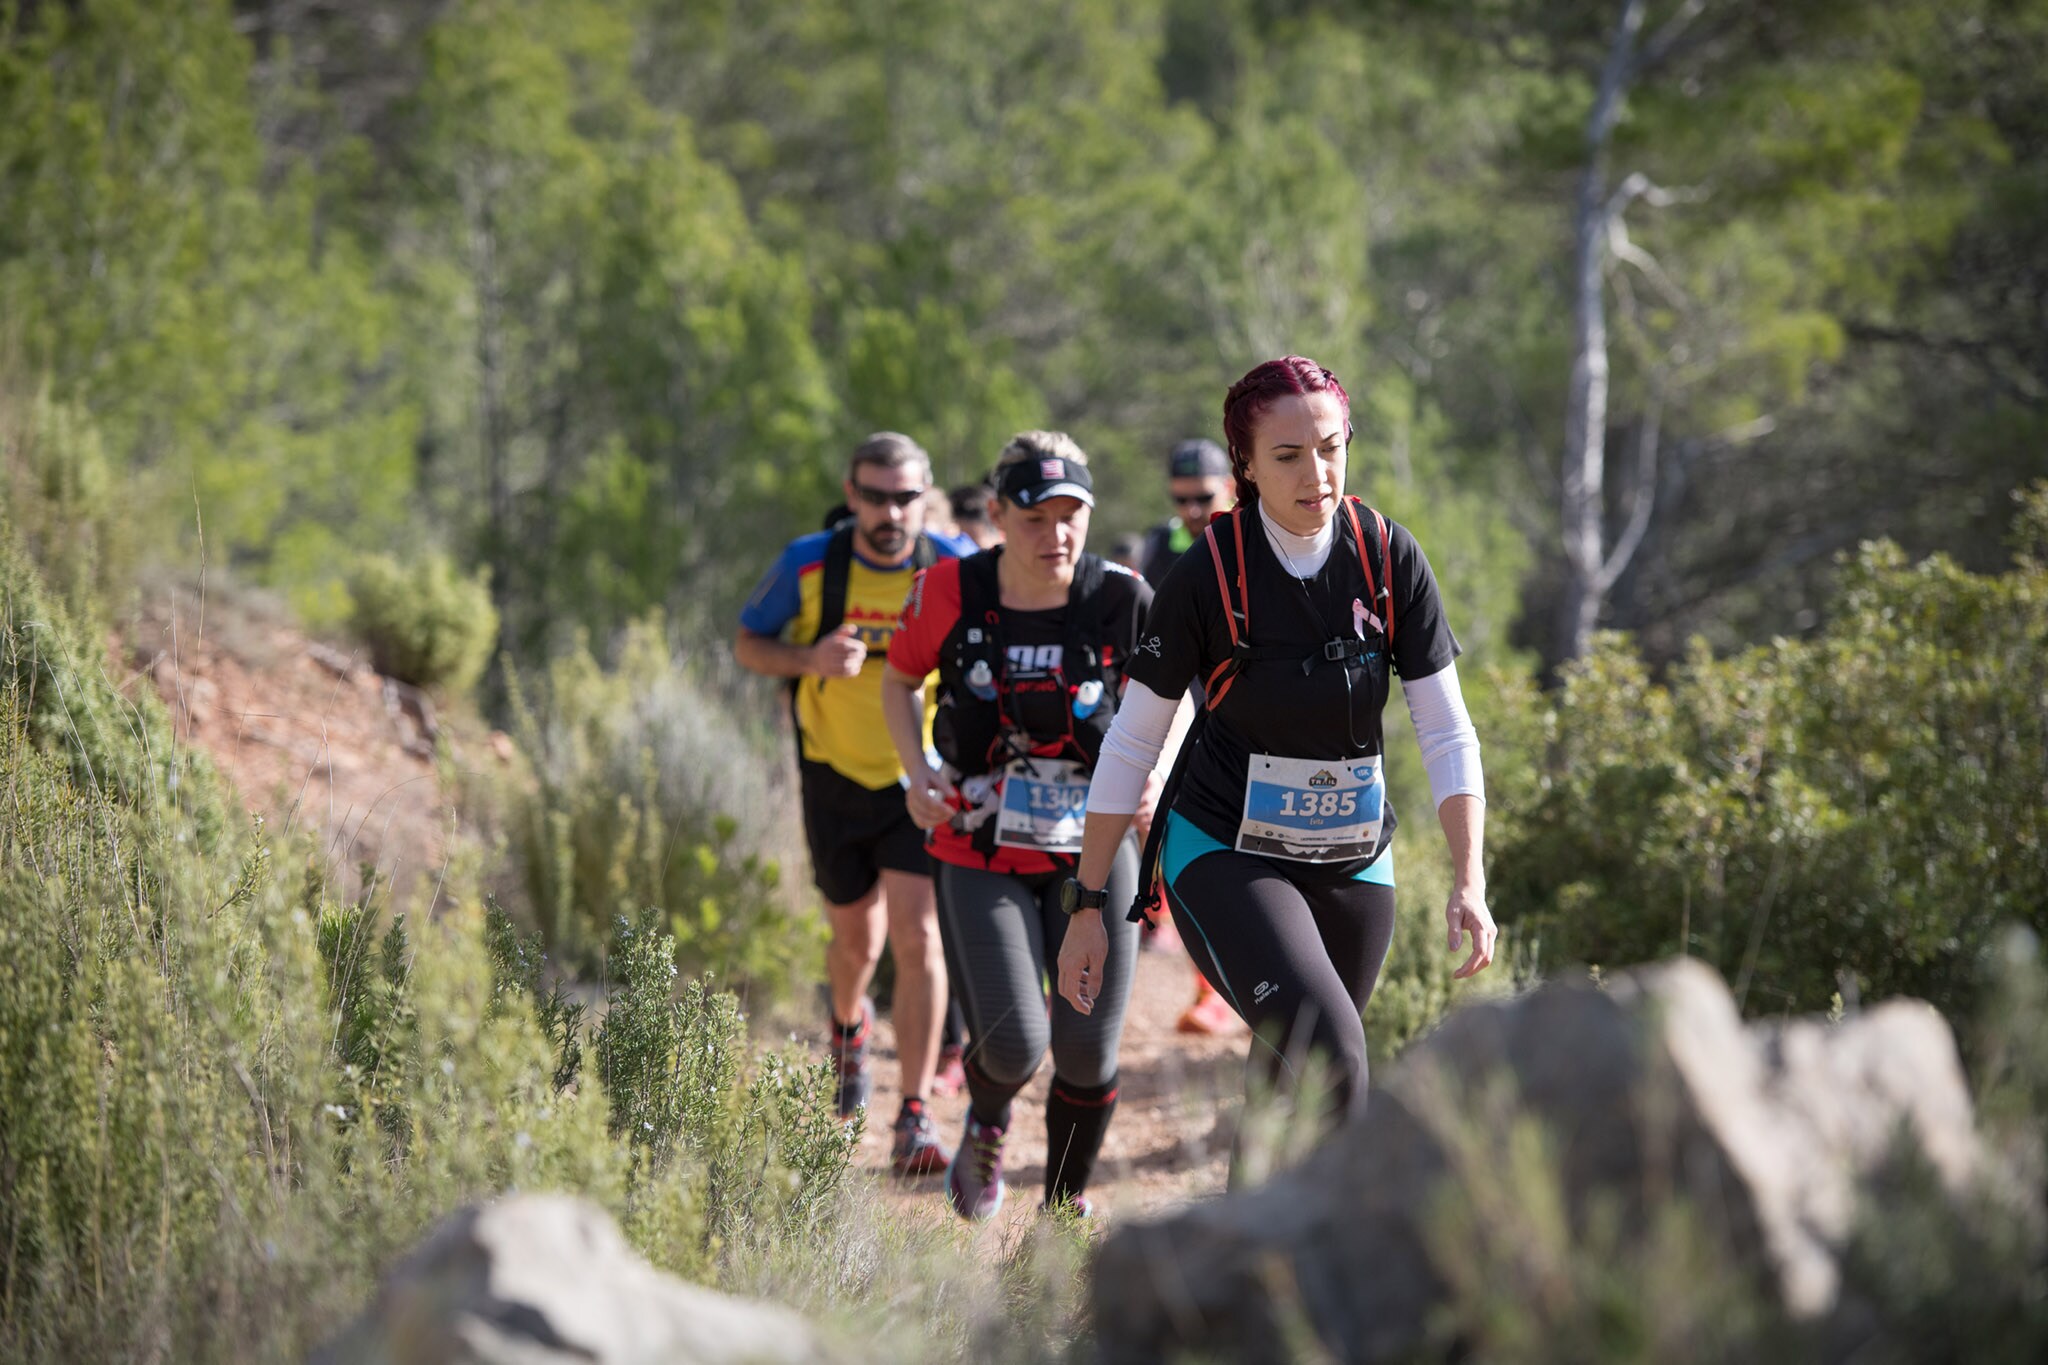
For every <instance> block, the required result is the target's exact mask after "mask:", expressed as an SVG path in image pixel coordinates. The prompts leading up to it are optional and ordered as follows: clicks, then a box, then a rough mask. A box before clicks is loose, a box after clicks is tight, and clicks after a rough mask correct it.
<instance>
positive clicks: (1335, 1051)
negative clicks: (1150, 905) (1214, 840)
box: [1167, 849, 1394, 1117]
mask: <svg viewBox="0 0 2048 1365" xmlns="http://www.w3.org/2000/svg"><path fill="white" fill-rule="evenodd" d="M1167 892H1168V897H1167V898H1168V901H1169V903H1170V904H1171V905H1172V907H1173V919H1174V924H1175V925H1176V927H1178V928H1179V930H1180V937H1181V942H1182V943H1184V944H1185V945H1187V950H1188V955H1189V956H1190V957H1192V958H1194V960H1195V965H1196V966H1197V967H1199V968H1201V970H1202V974H1203V975H1204V976H1206V977H1208V978H1209V980H1210V981H1211V982H1212V983H1214V985H1215V987H1216V989H1217V990H1219V991H1221V992H1222V993H1223V998H1224V999H1226V1000H1228V1001H1229V1002H1230V1004H1231V1007H1232V1008H1234V1009H1235V1010H1236V1011H1237V1012H1238V1014H1239V1015H1240V1016H1241V1017H1242V1018H1243V1019H1244V1021H1245V1022H1246V1023H1247V1024H1249V1025H1251V1028H1252V1046H1251V1056H1250V1058H1249V1067H1250V1070H1251V1071H1252V1072H1253V1073H1254V1074H1255V1075H1258V1076H1260V1077H1262V1078H1263V1079H1264V1080H1265V1081H1266V1082H1268V1083H1269V1084H1270V1085H1271V1086H1273V1087H1274V1088H1276V1089H1279V1090H1286V1089H1288V1088H1290V1087H1291V1083H1292V1082H1293V1080H1294V1079H1295V1077H1296V1075H1297V1073H1298V1071H1299V1068H1300V1065H1301V1063H1302V1061H1303V1060H1304V1058H1305V1057H1306V1055H1307V1053H1308V1052H1309V1051H1310V1050H1315V1051H1320V1052H1321V1053H1322V1054H1323V1056H1324V1058H1325V1060H1326V1062H1327V1063H1328V1064H1329V1065H1330V1067H1331V1069H1332V1072H1333V1075H1332V1081H1333V1082H1334V1085H1335V1091H1334V1093H1333V1095H1332V1097H1331V1099H1332V1102H1333V1103H1334V1105H1335V1106H1336V1109H1337V1112H1338V1113H1340V1114H1342V1115H1345V1116H1347V1117H1349V1116H1351V1115H1354V1114H1357V1113H1359V1112H1360V1111H1362V1110H1363V1109H1364V1107H1365V1093H1366V1057H1365V1025H1364V1023H1363V1016H1364V1014H1365V1006H1366V1002H1367V1001H1368V1000H1370V999H1371V998H1372V988H1373V984H1374V983H1375V982H1376V981H1378V980H1379V974H1380V967H1381V965H1382V964H1383V963H1384V962H1385V961H1386V960H1387V945H1388V944H1389V943H1390V942H1391V941H1392V940H1393V936H1394V888H1393V887H1391V886H1380V885H1377V884H1374V883H1368V882H1343V883H1340V884H1338V885H1336V886H1318V885H1313V884H1312V885H1307V886H1298V885H1296V884H1295V883H1294V882H1292V881H1290V880H1289V879H1288V878H1287V876H1286V875H1285V874H1284V873H1283V872H1282V871H1281V870H1280V866H1279V864H1277V863H1275V862H1274V861H1273V860H1272V859H1269V858H1263V857H1259V856H1258V855H1256V854H1251V853H1239V852H1236V851H1235V850H1231V849H1224V850H1219V851H1215V852H1210V853H1205V854H1202V855H1201V856H1200V857H1198V858H1196V859H1194V860H1193V861H1192V862H1190V863H1189V864H1188V865H1187V866H1186V867H1185V868H1183V869H1182V870H1181V873H1180V875H1179V876H1178V877H1176V878H1175V879H1174V880H1173V883H1172V885H1171V886H1169V887H1168V888H1167Z"/></svg>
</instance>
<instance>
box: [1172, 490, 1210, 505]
mask: <svg viewBox="0 0 2048 1365" xmlns="http://www.w3.org/2000/svg"><path fill="white" fill-rule="evenodd" d="M1173 500H1174V503H1175V504H1176V505H1178V506H1181V507H1207V506H1208V505H1209V504H1210V503H1212V502H1214V501H1216V495H1215V494H1214V493H1175V494H1174V495H1173Z"/></svg>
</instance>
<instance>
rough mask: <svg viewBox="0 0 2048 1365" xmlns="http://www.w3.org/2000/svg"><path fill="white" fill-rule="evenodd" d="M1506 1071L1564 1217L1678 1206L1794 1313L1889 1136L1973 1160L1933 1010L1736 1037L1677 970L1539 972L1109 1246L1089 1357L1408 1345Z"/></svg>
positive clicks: (1933, 1155) (1427, 1305) (1624, 1214)
mask: <svg viewBox="0 0 2048 1365" xmlns="http://www.w3.org/2000/svg"><path fill="white" fill-rule="evenodd" d="M1503 1081H1505V1082H1506V1083H1507V1084H1508V1085H1509V1086H1510V1087H1511V1089H1512V1092H1513V1095H1514V1097H1515V1099H1517V1100H1518V1101H1519V1104H1520V1108H1521V1110H1522V1111H1523V1112H1525V1113H1529V1114H1533V1115H1535V1116H1537V1117H1540V1118H1541V1119H1542V1120H1544V1121H1545V1122H1546V1123H1547V1125H1548V1126H1549V1128H1550V1130H1551V1132H1552V1134H1553V1136H1554V1137H1555V1139H1556V1143H1557V1152H1558V1157H1559V1161H1560V1165H1561V1168H1562V1174H1563V1185H1564V1189H1565V1196H1566V1207H1567V1209H1568V1210H1569V1211H1570V1213H1571V1215H1572V1217H1573V1218H1574V1220H1575V1222H1576V1221H1577V1220H1580V1219H1582V1218H1583V1217H1584V1215H1585V1213H1586V1210H1587V1208H1588V1206H1589V1201H1591V1200H1593V1199H1594V1198H1595V1197H1596V1196H1597V1197H1598V1198H1599V1199H1600V1200H1601V1201H1603V1202H1605V1203H1607V1206H1608V1207H1610V1208H1614V1209H1618V1210H1619V1212H1620V1215H1621V1225H1622V1227H1623V1229H1624V1235H1625V1236H1626V1232H1627V1231H1631V1230H1637V1229H1640V1228H1641V1227H1642V1226H1643V1225H1644V1222H1645V1219H1646V1217H1647V1216H1648V1215H1649V1214H1651V1213H1653V1212H1654V1211H1655V1210H1656V1208H1657V1206H1658V1205H1660V1204H1662V1203H1665V1202H1667V1201H1669V1200H1670V1199H1672V1198H1674V1197H1682V1198H1685V1199H1688V1200H1690V1201H1691V1202H1692V1203H1693V1204H1694V1206H1695V1207H1696V1208H1697V1209H1698V1211H1699V1212H1700V1214H1701V1221H1702V1223H1703V1224H1704V1225H1705V1228H1706V1231H1707V1232H1708V1234H1709V1235H1710V1236H1713V1237H1714V1238H1716V1239H1717V1240H1718V1241H1719V1242H1720V1243H1721V1244H1722V1245H1723V1246H1724V1247H1725V1248H1726V1249H1727V1250H1729V1251H1730V1252H1732V1253H1733V1254H1734V1255H1736V1256H1738V1257H1740V1258H1742V1260H1743V1261H1744V1262H1745V1263H1747V1264H1750V1265H1752V1266H1754V1267H1755V1268H1756V1271H1757V1276H1758V1279H1759V1281H1760V1282H1761V1283H1762V1284H1764V1285H1765V1286H1766V1287H1767V1288H1768V1289H1769V1290H1770V1291H1772V1292H1774V1293H1775V1294H1776V1296H1777V1298H1778V1299H1779V1301H1780V1302H1781V1303H1782V1305H1783V1306H1784V1307H1785V1308H1786V1309H1787V1310H1788V1311H1789V1312H1791V1313H1792V1314H1794V1315H1795V1316H1799V1317H1808V1318H1810V1317H1814V1316H1817V1315H1820V1314H1823V1313H1825V1312H1826V1311H1827V1310H1828V1309H1829V1308H1830V1307H1831V1306H1832V1305H1833V1304H1834V1301H1835V1299H1836V1296H1837V1290H1838V1288H1839V1275H1838V1271H1837V1262H1836V1250H1837V1248H1838V1247H1839V1246H1840V1245H1841V1243H1842V1241H1843V1239H1844V1238H1845V1236H1846V1235H1847V1233H1848V1232H1849V1230H1850V1224H1851V1221H1852V1218H1853V1216H1854V1212H1855V1207H1856V1201H1857V1198H1858V1195H1859V1191H1860V1190H1862V1189H1863V1188H1865V1187H1866V1186H1867V1185H1868V1184H1869V1183H1870V1181H1871V1179H1872V1178H1873V1177H1874V1176H1875V1175H1876V1174H1877V1173H1878V1172H1879V1170H1880V1168H1882V1167H1883V1166H1885V1164H1886V1163H1887V1161H1888V1160H1889V1159H1891V1157H1892V1155H1893V1154H1894V1152H1895V1151H1896V1150H1897V1149H1896V1148H1895V1147H1894V1143H1895V1141H1896V1140H1897V1139H1898V1137H1899V1135H1901V1134H1903V1135H1904V1136H1905V1140H1906V1142H1907V1143H1908V1144H1909V1145H1910V1146H1911V1147H1913V1148H1916V1149H1917V1151H1918V1153H1919V1155H1920V1156H1921V1157H1923V1158H1924V1159H1925V1160H1926V1161H1927V1162H1928V1163H1930V1164H1931V1165H1932V1167H1933V1168H1934V1170H1935V1171H1936V1172H1937V1173H1938V1174H1939V1175H1940V1177H1941V1178H1942V1180H1943V1181H1944V1182H1945V1183H1946V1184H1947V1185H1948V1186H1949V1187H1950V1188H1951V1189H1952V1190H1956V1191H1960V1190H1961V1189H1962V1188H1963V1187H1964V1186H1965V1185H1966V1184H1967V1183H1968V1182H1969V1180H1970V1178H1971V1176H1972V1174H1973V1172H1974V1171H1975V1168H1976V1165H1977V1162H1978V1161H1979V1159H1980V1158H1979V1152H1978V1145H1977V1139H1976V1136H1975V1128H1974V1124H1973V1119H1972V1113H1971V1103H1970V1097H1969V1092H1968V1089H1967V1087H1966V1085H1965V1083H1964V1079H1963V1074H1962V1067H1961V1063H1960V1061H1959V1059H1958V1057H1957V1055H1956V1048H1955V1040H1954V1037H1953V1035H1952V1034H1951V1032H1950V1030H1949V1028H1948V1025H1947V1024H1946V1022H1945V1021H1943V1020H1942V1018H1941V1016H1940V1015H1939V1014H1937V1013H1936V1012H1935V1011H1934V1010H1933V1009H1932V1008H1931V1007H1929V1006H1927V1005H1924V1004H1920V1003H1917V1002H1911V1001H1896V1002H1892V1003H1889V1004H1885V1005H1881V1006H1879V1007H1877V1008H1875V1009H1872V1010H1869V1011H1867V1012H1865V1013H1862V1014H1858V1015H1855V1016H1852V1017H1850V1018H1848V1019H1846V1020H1844V1021H1842V1022H1841V1023H1838V1024H1832V1025H1830V1024H1827V1023H1825V1022H1823V1021H1819V1020H1810V1021H1793V1022H1789V1023H1782V1024H1774V1025H1752V1026H1748V1027H1745V1026H1744V1024H1743V1023H1742V1020H1741V1018H1740V1016H1739V1015H1738V1013H1737V1011H1736V1007H1735V1003H1734V1001H1733V999H1732V998H1731V997H1730V995H1729V993H1728V990H1727V987H1726V986H1724V985H1723V984H1722V982H1721V980H1720V978H1719V977H1718V976H1716V975H1715V974H1714V972H1713V971H1712V970H1711V969H1710V968H1708V967H1706V966H1704V965H1702V964H1700V963H1698V962H1696V961H1690V960H1681V961H1676V962H1672V963H1668V964H1665V965H1662V966H1658V967H1651V968H1645V969H1642V970H1639V971H1636V972H1633V973H1627V974H1623V975H1621V976H1618V977H1610V978H1609V980H1608V982H1607V984H1606V986H1605V988H1604V989H1603V988H1601V987H1599V986H1597V985H1595V984H1593V983H1591V982H1584V983H1574V984H1554V985H1549V986H1545V987H1543V988H1542V989H1539V990H1537V991H1534V992H1532V993H1530V994H1528V995H1526V996H1523V997H1520V998H1518V999H1515V1000H1511V1001H1504V1002H1499V1003H1492V1004H1484V1005H1475V1006H1471V1007H1467V1008H1465V1009H1463V1010H1460V1011H1458V1012H1457V1013H1456V1014H1455V1015H1453V1016H1452V1017H1451V1018H1449V1019H1448V1020H1447V1021H1446V1022H1445V1024H1444V1026H1443V1027H1442V1028H1441V1029H1439V1030H1438V1031H1437V1032H1436V1033H1435V1034H1434V1035H1432V1036H1431V1037H1430V1038H1428V1039H1426V1040H1425V1041H1424V1042H1422V1043H1420V1044H1418V1045H1417V1046H1416V1047H1415V1048H1414V1049H1412V1050H1411V1051H1410V1053H1409V1054H1408V1055H1407V1056H1406V1057H1404V1058H1403V1060H1402V1062H1401V1064H1400V1065H1399V1066H1397V1067H1395V1068H1393V1072H1392V1075H1390V1076H1389V1078H1388V1079H1387V1081H1386V1083H1385V1084H1384V1085H1383V1086H1376V1087H1375V1089H1374V1091H1373V1096H1372V1103H1371V1105H1370V1107H1369V1109H1368V1112H1367V1115H1366V1117H1365V1118H1364V1119H1363V1120H1362V1121H1360V1122H1359V1123H1356V1124H1354V1125H1352V1126H1350V1127H1348V1128H1346V1129H1344V1130H1343V1131H1341V1132H1340V1133H1338V1134H1337V1135H1335V1136H1334V1137H1333V1138H1332V1139H1331V1140H1330V1141H1329V1142H1327V1143H1326V1144H1324V1146H1323V1147H1322V1148H1321V1149H1319V1150H1318V1151H1317V1152H1316V1154H1315V1155H1314V1156H1312V1157H1311V1158H1310V1159H1309V1160H1308V1161H1307V1162H1305V1163H1304V1164H1303V1165H1302V1166H1300V1167H1299V1168H1297V1169H1295V1170H1294V1171H1291V1172H1288V1173H1287V1174H1284V1175H1282V1176H1279V1177H1277V1178H1275V1179H1274V1180H1272V1181H1271V1182H1269V1183H1268V1184H1266V1185H1264V1186H1262V1187H1260V1188H1257V1189H1253V1190H1249V1191H1245V1192H1242V1193H1239V1194H1235V1195H1232V1196H1229V1197H1227V1198H1224V1199H1222V1200H1218V1201H1216V1202H1214V1203H1211V1204H1207V1205H1203V1206H1200V1207H1197V1208H1195V1209H1193V1210H1190V1211H1188V1212H1186V1213H1183V1214H1181V1215H1179V1216H1176V1217H1174V1218H1171V1219H1168V1220H1165V1221H1162V1222H1159V1223H1154V1224H1150V1225H1136V1226H1127V1227H1125V1228H1123V1229H1120V1230H1119V1231H1118V1232H1116V1233H1115V1234H1114V1235H1112V1236H1111V1237H1110V1238H1109V1240H1108V1241H1107V1243H1106V1244H1105V1245H1104V1246H1103V1249H1102V1252H1101V1254H1100V1256H1099V1258H1098V1260H1097V1263H1096V1274H1095V1284H1094V1292H1095V1325H1096V1331H1097V1339H1098V1342H1099V1345H1100V1350H1101V1358H1102V1359H1103V1360H1105V1361H1109V1362H1116V1363H1117V1365H1122V1362H1127V1361H1128V1362H1136V1361H1151V1360H1158V1359H1160V1358H1162V1357H1163V1356H1164V1355H1166V1354H1168V1353H1170V1352H1172V1351H1176V1350H1181V1349H1190V1348H1192V1349H1198V1350H1201V1351H1204V1352H1206V1353H1210V1354H1212V1355H1214V1356H1219V1357H1222V1358H1228V1359H1247V1360H1262V1359H1275V1358H1281V1357H1283V1356H1284V1355H1285V1354H1286V1348H1285V1347H1284V1346H1283V1343H1285V1342H1287V1341H1289V1340H1290V1339H1292V1340H1296V1341H1298V1340H1299V1336H1298V1334H1299V1331H1300V1329H1301V1327H1302V1325H1303V1324H1304V1323H1306V1325H1307V1326H1308V1327H1309V1328H1311V1329H1312V1330H1313V1332H1314V1333H1315V1335H1316V1336H1317V1337H1318V1338H1320V1340H1321V1341H1322V1343H1323V1345H1324V1346H1325V1347H1326V1348H1328V1349H1329V1350H1330V1351H1331V1352H1332V1353H1334V1354H1335V1355H1336V1356H1337V1357H1338V1358H1340V1359H1344V1360H1360V1361H1363V1360H1380V1359H1387V1358H1390V1357H1394V1356H1398V1355H1401V1354H1402V1353H1404V1352H1406V1351H1410V1350H1413V1349H1414V1348H1415V1347H1416V1346H1417V1345H1418V1344H1420V1343H1421V1342H1422V1341H1423V1340H1424V1336H1425V1331H1426V1328H1427V1326H1428V1322H1429V1318H1430V1315H1431V1314H1432V1312H1434V1311H1435V1310H1437V1309H1438V1308H1439V1307H1440V1306H1441V1304H1442V1302H1443V1300H1444V1297H1445V1290H1444V1286H1443V1283H1442V1281H1441V1279H1440V1278H1439V1276H1438V1274H1437V1272H1436V1270H1435V1269H1434V1268H1433V1266H1432V1262H1431V1259H1430V1256H1429V1254H1428V1252H1427V1250H1426V1245H1427V1243H1426V1237H1427V1229H1428V1227H1429V1220H1430V1219H1431V1217H1432V1210H1433V1208H1435V1207H1439V1206H1438V1205H1436V1204H1435V1202H1434V1201H1435V1197H1436V1195H1437V1193H1438V1190H1439V1187H1440V1182H1441V1180H1442V1179H1443V1178H1444V1177H1445V1176H1446V1175H1447V1173H1449V1172H1450V1171H1452V1170H1454V1169H1458V1168H1459V1164H1458V1163H1459V1161H1460V1157H1459V1155H1458V1154H1459V1153H1460V1152H1463V1153H1466V1154H1467V1157H1466V1158H1465V1159H1469V1154H1470V1153H1472V1152H1473V1151H1474V1150H1475V1149H1476V1150H1478V1151H1480V1152H1482V1153H1484V1152H1486V1151H1487V1150H1488V1149H1489V1148H1493V1149H1496V1150H1497V1149H1498V1148H1499V1146H1501V1145H1502V1144H1501V1139H1502V1138H1504V1136H1505V1135H1504V1134H1502V1133H1500V1132H1499V1131H1498V1130H1497V1129H1496V1130H1495V1131H1493V1132H1486V1131H1483V1130H1481V1131H1478V1132H1477V1133H1475V1131H1474V1129H1473V1127H1472V1126H1471V1120H1470V1118H1469V1117H1467V1118H1465V1119H1460V1118H1458V1117H1456V1116H1457V1115H1458V1114H1460V1113H1463V1114H1466V1115H1468V1116H1469V1115H1470V1114H1471V1113H1473V1112H1474V1111H1475V1105H1476V1109H1477V1110H1478V1111H1479V1112H1486V1111H1487V1110H1488V1106H1487V1105H1486V1104H1485V1103H1483V1102H1479V1101H1477V1099H1476V1097H1477V1096H1479V1095H1482V1094H1484V1093H1485V1092H1486V1088H1487V1087H1488V1086H1489V1085H1499V1084H1500V1083H1501V1082H1503ZM1609 1201H1611V1202H1609ZM1624 1246H1626V1241H1624Z"/></svg>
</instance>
